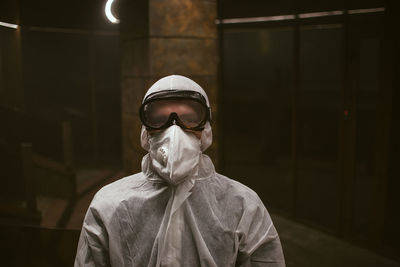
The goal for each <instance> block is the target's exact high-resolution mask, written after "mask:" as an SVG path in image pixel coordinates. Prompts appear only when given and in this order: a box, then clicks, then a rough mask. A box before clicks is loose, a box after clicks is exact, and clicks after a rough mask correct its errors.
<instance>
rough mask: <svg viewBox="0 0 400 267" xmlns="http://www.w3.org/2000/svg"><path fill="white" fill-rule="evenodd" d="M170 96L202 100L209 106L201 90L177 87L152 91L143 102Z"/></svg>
mask: <svg viewBox="0 0 400 267" xmlns="http://www.w3.org/2000/svg"><path fill="white" fill-rule="evenodd" d="M168 98H186V99H194V100H197V101H200V102H201V103H203V104H204V105H205V106H207V101H206V99H205V97H204V96H203V95H202V94H200V93H199V92H195V91H190V90H175V89H172V90H165V91H159V92H154V93H151V94H150V95H148V96H147V97H146V99H145V100H144V101H143V104H146V103H148V102H151V101H154V100H158V99H168Z"/></svg>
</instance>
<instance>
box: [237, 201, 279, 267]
mask: <svg viewBox="0 0 400 267" xmlns="http://www.w3.org/2000/svg"><path fill="white" fill-rule="evenodd" d="M236 233H237V237H236V240H237V247H238V256H237V263H236V265H237V266H242V267H248V266H252V267H254V266H263V267H284V266H285V259H284V255H283V251H282V246H281V242H280V239H279V236H278V233H277V231H276V229H275V226H274V224H273V222H272V220H271V217H270V215H269V213H268V211H267V209H266V208H265V207H264V205H263V203H262V202H261V200H260V199H259V198H258V197H257V199H256V201H255V203H254V204H252V203H248V205H246V208H245V210H244V212H243V214H242V218H241V220H240V222H239V225H238V228H237V231H236Z"/></svg>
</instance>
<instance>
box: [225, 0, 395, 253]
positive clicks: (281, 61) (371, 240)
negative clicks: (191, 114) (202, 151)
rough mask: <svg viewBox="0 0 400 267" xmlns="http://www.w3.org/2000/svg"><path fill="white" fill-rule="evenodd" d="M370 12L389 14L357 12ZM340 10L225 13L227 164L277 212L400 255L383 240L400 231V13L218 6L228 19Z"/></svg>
mask: <svg viewBox="0 0 400 267" xmlns="http://www.w3.org/2000/svg"><path fill="white" fill-rule="evenodd" d="M369 8H384V10H382V9H381V11H380V12H372V13H363V14H354V13H352V12H349V13H347V12H348V10H355V9H369ZM329 10H341V11H343V14H342V15H336V16H321V17H318V18H310V19H302V18H294V19H290V20H282V21H273V22H268V21H267V22H260V23H232V24H228V23H227V24H224V21H223V20H222V21H221V22H222V24H220V28H219V29H220V37H221V39H220V41H221V46H220V51H221V55H222V60H221V65H220V67H221V68H220V71H221V72H220V73H221V76H220V77H221V93H220V97H221V101H220V112H221V113H220V114H221V119H220V121H221V122H222V127H221V131H222V133H221V135H222V136H223V138H222V139H221V147H222V151H221V157H222V167H223V171H224V173H225V174H227V175H228V176H230V177H232V178H234V179H237V180H239V181H241V182H243V183H244V184H247V185H249V186H250V187H251V188H253V189H255V191H256V192H257V193H258V194H259V195H260V197H261V198H262V199H263V201H264V203H265V204H266V206H267V208H269V209H270V210H272V211H274V212H277V213H281V214H284V215H286V216H289V217H290V218H293V219H295V220H297V221H300V222H303V223H306V224H309V225H312V226H314V227H317V228H319V229H323V230H325V231H327V232H330V233H333V234H335V235H337V236H341V237H343V238H346V239H348V240H352V241H354V242H357V243H358V244H361V245H363V246H367V247H369V248H373V249H376V250H377V251H380V252H382V253H387V254H390V255H391V256H392V257H395V255H396V253H393V252H388V251H389V250H384V249H383V248H384V247H386V246H387V245H389V241H388V240H383V239H385V238H386V239H387V238H389V236H397V235H398V231H397V230H396V229H394V228H393V227H392V226H393V225H394V224H395V222H397V221H398V216H397V215H395V213H394V212H393V209H394V206H395V204H393V203H397V202H394V201H395V200H397V198H396V197H395V196H396V195H397V194H396V193H395V192H397V190H398V188H399V187H398V186H397V185H398V184H397V183H396V181H395V180H397V179H395V178H393V177H397V176H398V173H397V172H396V168H395V167H393V166H394V165H393V162H396V160H397V156H396V155H397V150H396V147H397V146H396V138H394V136H397V135H398V134H397V132H396V131H397V126H394V125H397V124H398V122H397V121H398V109H397V104H396V103H397V102H398V100H397V99H396V98H395V97H396V96H397V92H398V82H396V79H397V78H395V77H397V76H398V67H397V66H398V63H397V61H396V58H398V52H396V51H398V48H399V44H398V42H397V41H395V40H396V37H395V36H397V35H398V34H397V35H396V30H395V26H394V25H395V24H394V22H393V21H394V20H392V18H394V16H393V15H394V14H399V13H398V9H396V8H395V6H394V5H392V4H391V3H389V4H388V3H387V2H386V1H280V2H279V3H277V2H274V3H271V2H266V1H250V2H246V3H244V2H243V1H233V2H232V1H220V2H219V18H220V19H227V18H245V17H264V16H275V15H280V14H282V15H290V14H299V13H306V12H323V11H329ZM392 94H393V99H392ZM396 101H397V102H396ZM392 106H393V110H392ZM389 129H390V130H389ZM389 142H390V144H389ZM388 144H389V145H388ZM388 165H390V166H391V167H390V168H391V169H390V173H388V172H387V171H386V168H387V167H386V166H388ZM389 233H390V234H389ZM391 240H392V241H391V243H390V246H391V249H392V250H393V251H395V250H397V249H398V246H397V245H396V244H394V243H393V240H395V238H394V239H391Z"/></svg>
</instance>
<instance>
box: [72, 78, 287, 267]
mask: <svg viewBox="0 0 400 267" xmlns="http://www.w3.org/2000/svg"><path fill="white" fill-rule="evenodd" d="M169 89H177V90H193V91H197V92H200V93H201V94H203V96H204V97H205V98H206V100H207V105H208V106H209V102H208V99H207V95H206V94H205V92H204V91H203V89H202V88H201V87H200V86H199V85H198V84H196V83H195V82H193V81H192V80H190V79H188V78H186V77H183V76H178V75H173V76H168V77H165V78H163V79H161V80H159V81H158V82H156V83H155V84H154V85H153V86H152V87H151V88H150V89H149V91H148V92H147V94H146V95H148V94H150V93H152V92H156V91H162V90H169ZM171 127H172V126H171ZM175 127H178V126H175ZM211 140H212V134H211V127H210V124H209V123H207V124H206V128H205V129H204V130H203V132H202V138H201V150H202V151H204V150H205V149H207V147H208V146H209V145H210V144H211ZM141 142H142V146H143V148H145V149H146V150H149V149H150V146H149V140H148V135H147V132H146V130H145V129H144V128H143V129H142V138H141ZM199 157H200V158H199V161H198V166H194V167H197V168H198V169H197V171H196V172H195V174H193V175H191V176H189V177H188V178H186V179H184V180H183V182H181V183H179V184H178V185H177V186H174V185H171V184H169V183H167V182H166V181H165V180H164V179H162V178H161V177H160V176H159V175H157V172H156V171H155V170H154V167H153V165H152V161H151V159H150V154H147V155H146V156H144V158H143V160H142V172H140V173H137V174H134V175H131V176H128V177H125V178H122V179H120V180H118V181H116V182H114V183H112V184H109V185H107V186H105V187H103V188H102V189H101V190H99V192H97V194H96V195H95V197H94V199H93V201H92V203H91V204H90V207H89V209H88V211H87V213H86V217H85V220H84V223H83V227H82V231H81V235H80V240H79V244H78V250H77V255H76V259H75V266H117V267H122V266H220V267H226V266H285V262H284V257H283V252H282V248H281V244H280V240H279V237H278V234H277V232H276V230H275V227H274V225H273V223H272V221H271V218H270V216H269V214H268V212H267V210H266V208H265V207H264V205H263V203H262V201H261V200H260V198H259V197H258V195H257V194H256V193H255V192H254V191H253V190H251V189H250V188H248V187H246V186H244V185H242V184H241V183H239V182H236V181H234V180H231V179H229V178H227V177H225V176H223V175H221V174H218V173H216V172H215V169H214V165H213V163H212V162H211V160H210V158H209V157H208V156H206V155H204V154H202V153H201V152H200V153H199ZM191 173H192V172H191Z"/></svg>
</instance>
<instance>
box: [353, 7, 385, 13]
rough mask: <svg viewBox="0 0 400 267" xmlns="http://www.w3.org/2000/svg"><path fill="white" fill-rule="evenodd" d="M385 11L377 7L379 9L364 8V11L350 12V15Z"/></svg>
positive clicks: (354, 10) (355, 10)
mask: <svg viewBox="0 0 400 267" xmlns="http://www.w3.org/2000/svg"><path fill="white" fill-rule="evenodd" d="M383 11H385V8H384V7H377V8H364V9H352V10H349V11H348V13H349V14H363V13H376V12H383Z"/></svg>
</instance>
